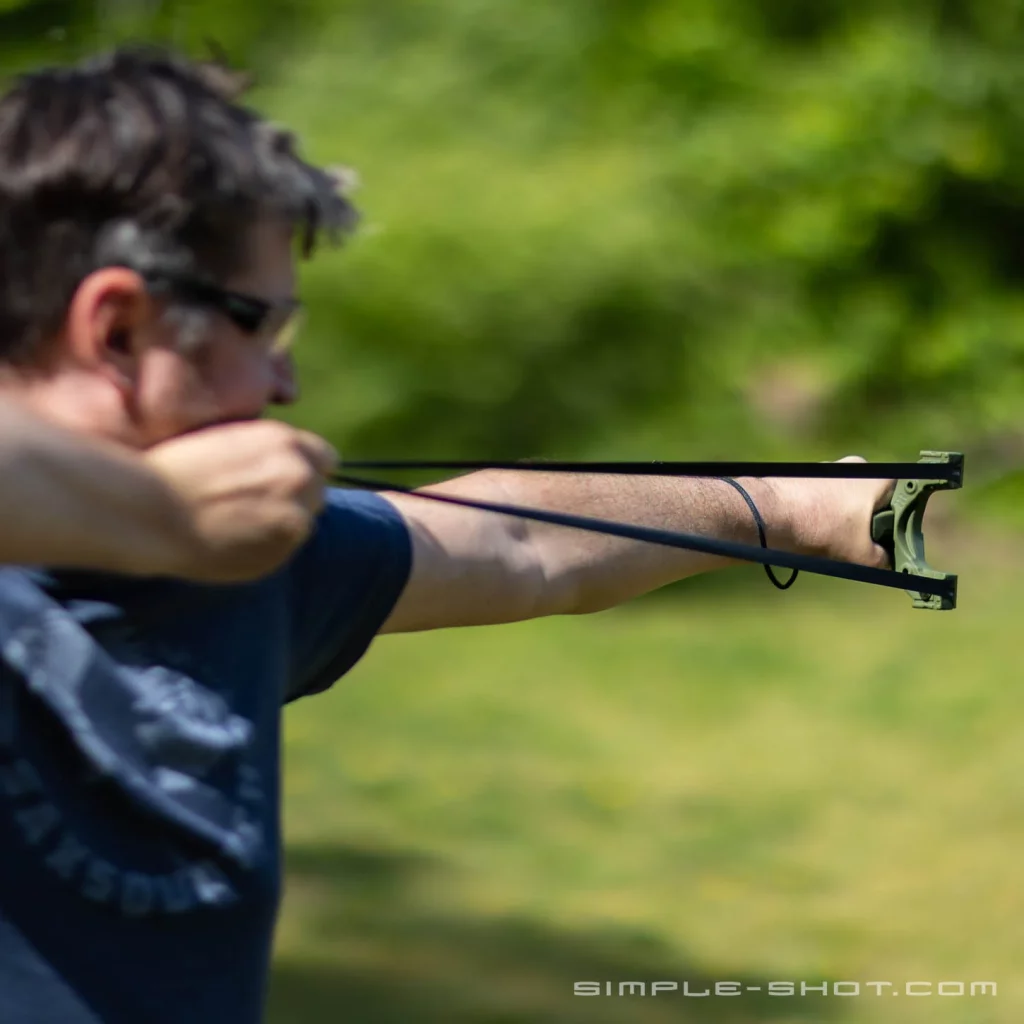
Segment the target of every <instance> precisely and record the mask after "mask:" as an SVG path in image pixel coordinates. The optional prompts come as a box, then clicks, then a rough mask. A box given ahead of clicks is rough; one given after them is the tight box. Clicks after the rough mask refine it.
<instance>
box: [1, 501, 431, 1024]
mask: <svg viewBox="0 0 1024 1024" xmlns="http://www.w3.org/2000/svg"><path fill="white" fill-rule="evenodd" d="M410 565H411V547H410V542H409V536H408V533H407V531H406V529H405V526H404V525H403V523H402V520H401V518H400V517H399V515H398V513H397V512H396V511H395V509H394V508H393V507H392V506H391V505H390V504H389V503H388V502H386V501H385V500H384V499H382V498H380V497H378V496H377V495H372V494H365V493H358V492H349V491H330V492H329V495H328V507H327V509H326V510H325V511H324V513H323V515H322V516H321V518H320V521H319V523H318V526H317V530H316V532H315V534H314V535H313V537H312V538H311V539H310V541H309V542H308V543H307V544H306V545H305V546H304V547H303V549H302V550H301V551H300V552H299V553H298V554H297V555H296V557H295V558H294V559H293V560H292V561H291V562H290V563H289V564H288V565H287V566H285V567H284V568H282V569H281V570H279V571H278V572H277V573H275V574H273V575H272V576H268V577H266V578H265V579H263V580H260V581H258V582H255V583H252V584H245V585H239V586H201V585H193V584H189V583H184V582H178V581H172V580H157V579H135V578H129V577H125V576H110V575H104V574H95V573H81V572H74V573H71V572H60V573H50V572H45V571H43V570H38V569H28V568H21V567H7V568H0V1021H2V1022H4V1024H99V1022H102V1024H143V1022H145V1024H182V1022H188V1024H207V1022H210V1024H213V1022H216V1024H229V1022H230V1024H256V1022H257V1021H259V1020H260V1019H261V1016H262V1012H263V1004H264V994H265V987H266V981H267V974H268V967H269V962H270V951H271V941H272V933H273V925H274V920H275V917H276V913H277V907H278V901H279V895H280V873H281V872H280V864H281V858H280V816H279V807H278V805H279V796H280V782H279V764H280V757H279V753H280V749H279V748H280V717H281V707H282V705H283V704H284V703H286V702H287V701H289V700H294V699H295V698H297V697H301V696H304V695H306V694H311V693H316V692H319V691H321V690H324V689H326V688H327V687H329V686H330V685H331V684H332V683H333V682H334V681H335V680H336V679H338V678H339V677H340V676H341V675H343V674H344V673H345V672H347V671H348V670H349V669H350V668H351V667H352V666H353V665H354V664H355V663H356V661H358V659H359V658H360V657H361V656H362V655H363V653H364V652H365V651H366V649H367V647H368V646H369V644H370V642H371V640H372V639H373V637H374V635H375V634H376V632H377V631H378V629H379V628H380V626H381V624H382V623H383V622H384V620H385V619H386V618H387V616H388V614H389V613H390V611H391V609H392V608H393V606H394V604H395V602H396V600H397V599H398V596H399V595H400V594H401V591H402V588H403V587H404V586H405V583H406V580H407V578H408V574H409V571H410Z"/></svg>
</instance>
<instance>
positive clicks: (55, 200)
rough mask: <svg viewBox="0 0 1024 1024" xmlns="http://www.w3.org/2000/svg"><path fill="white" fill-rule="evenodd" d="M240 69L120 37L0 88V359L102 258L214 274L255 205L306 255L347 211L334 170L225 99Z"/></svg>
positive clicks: (51, 326) (34, 340) (234, 261)
mask: <svg viewBox="0 0 1024 1024" xmlns="http://www.w3.org/2000/svg"><path fill="white" fill-rule="evenodd" d="M246 84H247V81H246V78H245V76H243V75H240V74H239V73H237V72H233V71H230V70H229V69H227V68H226V67H225V66H224V65H223V64H221V63H214V62H193V61H190V60H188V59H186V58H184V57H181V56H178V55H175V54H173V53H170V52H168V51H165V50H158V49H151V48H139V47H131V48H123V49H118V50H116V51H114V52H112V53H109V54H105V55H103V56H100V57H98V58H95V59H92V60H89V61H87V62H84V63H82V64H79V65H76V66H73V67H69V68H46V69H43V70H41V71H36V72H34V73H32V74H28V75H24V76H22V77H21V78H19V79H18V80H17V81H16V82H15V83H14V85H13V87H12V88H11V89H10V91H9V92H7V94H6V95H4V96H3V97H2V98H0V363H6V364H8V365H20V366H29V365H32V364H34V363H36V362H37V361H38V359H39V358H40V356H41V355H42V348H43V346H44V345H45V344H46V342H47V340H48V339H49V338H50V337H51V336H53V335H54V334H56V333H57V331H59V329H60V327H61V324H62V323H63V320H64V316H65V315H66V311H67V307H68V305H69V303H70V301H71V299H72V297H73V295H74V292H75V289H76V288H77V287H78V285H79V284H80V282H81V281H82V280H83V279H84V278H85V277H86V276H87V275H88V274H89V273H91V272H92V271H94V270H96V269H98V268H100V267H102V266H110V265H126V266H130V267H134V268H135V269H138V270H140V271H142V272H158V271H167V272H176V273H192V274H194V273H199V274H202V275H204V276H207V277H211V278H213V279H215V280H216V279H222V278H224V277H226V276H227V275H229V274H231V273H233V272H235V271H237V270H240V269H242V268H243V267H244V264H245V242H246V227H247V225H249V224H251V223H252V221H253V219H254V217H256V216H258V215H261V214H268V213H269V214H275V215H278V216H283V217H284V218H286V219H287V220H289V221H290V222H291V223H293V224H294V225H295V227H296V229H297V231H298V232H299V237H300V240H301V245H302V251H303V254H304V255H306V256H308V255H310V254H311V253H312V251H313V249H314V248H315V245H316V241H317V238H318V236H319V235H320V233H321V232H324V231H326V232H327V233H328V234H329V235H330V236H331V237H332V238H337V237H338V236H339V235H340V234H341V233H342V232H344V231H347V230H349V229H351V228H352V227H353V226H354V224H355V221H356V214H355V211H354V209H353V208H352V206H351V205H350V204H349V203H348V201H347V200H346V199H345V198H344V196H343V195H342V194H341V192H340V190H339V189H338V187H337V185H338V181H337V178H336V177H335V176H333V175H332V174H331V173H330V172H329V171H326V170H321V169H319V168H316V167H313V166H311V165H310V164H308V163H306V162H305V161H303V160H302V159H300V158H299V156H298V155H297V153H296V151H295V138H294V136H293V135H292V134H291V133H290V132H288V131H286V130H284V129H281V128H279V127H276V126H274V125H272V124H269V123H268V122H267V121H265V120H263V118H261V117H260V116H259V115H258V114H256V113H255V112H254V111H252V110H250V109H248V108H246V107H243V106H241V105H239V104H238V103H237V102H235V101H236V100H237V98H238V97H239V95H240V94H241V92H242V91H243V90H244V88H245V85H246Z"/></svg>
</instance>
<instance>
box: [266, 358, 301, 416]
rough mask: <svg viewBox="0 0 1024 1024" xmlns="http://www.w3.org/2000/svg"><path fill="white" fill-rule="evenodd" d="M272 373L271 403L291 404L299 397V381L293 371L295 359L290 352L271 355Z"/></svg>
mask: <svg viewBox="0 0 1024 1024" xmlns="http://www.w3.org/2000/svg"><path fill="white" fill-rule="evenodd" d="M270 369H271V373H272V374H273V383H272V390H271V394H270V404H271V405H292V404H294V403H295V402H296V401H298V398H299V381H298V377H297V375H296V372H295V360H294V359H293V358H292V356H291V354H290V353H283V354H281V355H275V356H271V364H270Z"/></svg>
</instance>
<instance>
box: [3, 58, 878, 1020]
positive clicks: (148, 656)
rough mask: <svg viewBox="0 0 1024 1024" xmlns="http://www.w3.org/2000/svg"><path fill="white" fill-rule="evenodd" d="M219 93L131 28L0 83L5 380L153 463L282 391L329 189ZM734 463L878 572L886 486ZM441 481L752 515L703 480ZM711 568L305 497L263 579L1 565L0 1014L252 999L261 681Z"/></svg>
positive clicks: (257, 992) (768, 504) (35, 405)
mask: <svg viewBox="0 0 1024 1024" xmlns="http://www.w3.org/2000/svg"><path fill="white" fill-rule="evenodd" d="M230 88H231V86H230V81H229V79H228V77H227V76H225V75H224V74H223V73H214V71H213V70H212V69H204V68H202V67H198V66H193V65H189V64H187V63H186V62H184V61H180V60H177V59H173V58H170V57H163V56H160V55H158V54H156V55H154V54H147V53H136V52H127V51H125V52H118V53H115V54H113V55H112V56H109V57H106V58H103V59H100V60H98V61H96V62H94V63H91V64H88V65H85V66H83V67H79V68H75V69H72V70H60V71H45V72H40V73H39V74H36V75H33V76H29V77H28V78H26V79H23V80H22V81H21V82H20V83H19V84H17V85H16V87H15V88H14V89H13V91H12V92H11V93H9V94H8V95H7V96H6V97H5V98H4V99H2V100H0V213H2V216H0V339H3V340H2V341H0V363H2V364H3V365H4V366H5V367H6V373H5V374H4V380H3V383H2V385H0V394H2V393H4V392H6V393H8V394H10V395H12V396H16V398H17V400H18V401H20V402H22V403H24V404H25V405H26V406H27V407H29V408H31V409H32V410H34V411H35V413H36V414H37V415H40V416H42V417H44V418H46V419H47V420H49V421H52V422H53V423H56V424H60V425H63V426H64V427H65V428H67V429H70V430H72V431H75V432H78V433H80V434H85V435H90V436H92V437H95V438H99V439H102V440H105V441H107V442H111V443H115V444H120V445H122V446H126V447H128V448H133V449H137V450H144V451H146V452H147V453H154V454H155V457H156V459H157V463H159V462H160V458H161V457H160V455H159V452H160V450H161V448H163V447H164V446H165V444H166V443H167V442H168V441H169V440H170V439H173V438H179V437H182V436H183V435H189V434H190V433H193V432H195V431H200V432H201V431H202V430H203V429H204V428H207V427H210V426H213V425H217V424H225V423H232V422H242V423H244V422H246V421H251V420H254V419H257V418H259V417H260V416H261V415H262V414H263V413H264V411H265V410H266V409H267V408H268V407H269V406H271V405H275V404H279V405H280V404H286V403H290V402H293V401H295V399H296V397H297V388H296V382H295V377H294V370H293V366H292V362H291V357H290V355H289V353H288V350H287V347H286V345H285V344H284V339H285V337H286V334H287V326H288V323H289V320H290V317H291V316H292V314H293V313H294V311H295V307H296V297H295V279H294V266H293V240H294V239H295V238H296V237H297V238H298V239H299V240H300V241H301V243H302V247H303V251H304V252H305V253H307V254H308V253H309V252H310V251H311V250H312V247H313V243H314V241H315V239H316V236H317V235H318V233H319V232H320V231H322V230H326V231H327V232H338V231H343V230H345V229H346V228H347V227H349V226H350V224H351V223H352V220H353V213H352V210H351V208H350V207H349V205H348V203H347V202H346V200H345V199H344V198H343V197H342V196H341V195H339V194H338V192H337V190H336V188H335V182H334V181H333V180H332V178H331V176H330V175H328V174H326V173H324V172H322V171H319V170H317V169H315V168H313V167H310V166H308V165H307V164H305V163H304V162H302V161H301V160H300V159H299V158H298V157H297V156H296V155H295V152H294V146H293V141H292V139H291V137H290V136H289V135H288V134H287V133H285V132H283V131H281V130H279V129H277V128H273V127H271V126H270V125H268V124H266V123H264V122H263V121H261V120H260V119H259V118H258V117H257V116H256V115H255V114H253V113H251V112H249V111H247V110H245V109H242V108H241V107H238V106H236V105H234V104H233V102H232V101H231V98H230ZM165 450H166V449H165ZM747 487H748V489H749V491H750V492H751V494H752V495H753V498H754V500H755V501H756V503H757V504H758V506H759V507H760V509H761V512H762V513H763V515H764V518H765V520H766V522H767V527H768V534H769V537H770V540H771V542H772V543H773V545H775V546H780V547H785V548H787V549H792V550H799V551H805V552H812V553H820V554H826V555H830V556H832V557H836V558H842V559H846V560H849V561H856V562H862V563H866V564H871V565H883V564H884V562H885V556H884V554H883V552H882V551H881V550H880V549H878V548H877V547H876V546H874V545H873V544H872V543H871V541H870V539H869V535H868V524H869V521H870V517H871V514H872V512H873V511H874V510H875V508H876V507H878V506H880V505H881V504H883V503H884V502H885V500H886V498H887V495H888V493H889V485H888V484H886V483H885V482H875V481H847V482H827V481H809V480H775V481H770V480H750V481H747ZM437 489H438V490H440V491H442V492H446V493H450V494H457V495H465V496H470V497H474V498H479V499H498V500H501V501H505V502H508V503H513V504H520V505H535V506H541V507H545V508H551V509H564V510H571V511H574V512H578V513H580V514H583V515H593V516H603V517H608V518H614V519H619V520H623V521H629V522H635V523H642V524H647V525H653V526H660V527H667V528H672V529H678V530H685V531H689V532H694V533H703V534H710V535H717V536H721V537H728V538H735V539H742V540H748V541H751V540H754V539H755V537H756V534H755V532H754V523H753V521H752V518H751V516H750V512H749V511H748V509H747V507H746V505H745V504H744V503H743V501H742V499H741V498H740V496H739V495H737V494H736V493H735V492H734V491H733V490H732V489H731V488H730V487H728V486H726V485H723V484H722V483H721V482H714V481H707V480H693V479H689V480H667V479H661V480H655V479H647V478H644V479H635V478H628V479H627V478H622V477H601V478H591V477H588V476H585V475H581V476H560V475H557V476H556V475H554V474H538V473H514V472H513V473H508V472H505V473H498V472H487V473H476V474H472V475H469V476H465V477H463V478H461V479H458V480H455V481H451V482H449V483H447V484H444V485H441V486H439V487H438V488H437ZM725 564H728V563H727V562H726V561H725V560H722V559H717V558H713V557H708V556H704V555H700V554H696V553H692V552H681V551H675V550H671V551H670V550H667V549H663V548H660V547H654V546H651V545H643V544H638V543H633V542H629V541H625V540H622V539H618V538H612V537H607V536H598V535H592V534H588V533H584V532H579V531H570V530H564V529H560V528H557V527H547V526H544V525H540V524H526V523H524V522H522V521H519V520H515V519H509V518H506V517H501V516H494V515H487V514H482V513H477V512H473V511H468V510H464V509H457V508H454V507H448V506H444V505H441V504H439V503H434V502H428V501H424V500H423V499H419V498H416V497H415V496H408V495H406V496H402V495H383V496H381V495H375V494H365V493H348V492H344V491H338V490H328V491H327V492H326V495H325V508H324V510H323V512H322V513H321V514H320V516H319V518H318V519H317V522H316V525H315V529H314V531H313V533H312V535H311V537H310V539H309V540H308V542H306V543H305V544H304V545H303V546H302V547H301V548H300V550H299V551H298V552H297V553H296V554H295V555H294V557H292V558H291V559H289V560H288V561H287V562H286V563H285V564H284V565H283V566H282V567H281V568H279V569H277V570H275V571H273V572H270V573H268V574H267V575H265V576H263V577H262V578H260V579H259V580H257V581H255V582H248V583H235V584H231V585H215V586H198V585H195V584H191V583H186V582H180V581H174V580H168V579H165V578H141V579H140V578H132V577H126V576H124V575H120V574H107V575H101V574H97V573H83V572H68V571H61V572H56V571H45V570H43V569H40V568H34V567H11V568H8V569H0V849H2V850H3V860H2V862H0V1020H4V1021H7V1020H10V1021H19V1020H31V1021H36V1022H50V1021H53V1022H60V1024H96V1022H99V1021H102V1022H105V1024H122V1022H131V1024H138V1022H143V1021H144V1022H147V1024H160V1022H175V1024H176V1022H181V1021H186V1020H187V1021H189V1022H191V1024H205V1022H213V1021H217V1022H221V1021H232V1022H239V1024H249V1022H255V1021H258V1020H259V1019H260V1016H261V1012H262V1003H263V992H264V984H265V980H266V974H267V969H268V963H269V957H270V946H271V936H272V929H273V922H274V918H275V913H276V909H277V903H278V897H279V875H280V863H279V856H280V855H279V842H280V834H279V814H278V797H279V765H278V759H279V721H280V707H281V705H282V704H283V703H284V702H286V701H289V700H293V699H295V698H297V697H301V696H304V695H308V694H313V693H316V692H318V691H321V690H324V689H326V688H328V687H329V686H331V685H332V684H333V683H334V682H335V680H337V679H338V678H339V677H340V676H342V675H343V674H344V673H345V672H347V671H348V669H349V668H351V667H352V665H353V664H354V663H355V662H356V661H357V660H358V659H359V658H360V657H361V656H362V655H363V653H364V652H365V651H366V649H367V647H368V646H369V644H370V643H371V641H372V640H373V638H374V636H376V635H377V634H378V633H382V632H385V633H386V632H398V631H410V630H424V629H436V628H442V627H448V626H458V625H473V624H480V623H496V622H511V621H515V620H521V619H526V618H530V617H534V616H541V615H557V614H578V613H583V612H590V611H595V610H597V609H601V608H607V607H610V606H612V605H615V604H617V603H619V602H622V601H625V600H627V599H628V598H630V597H632V596H634V595H637V594H640V593H643V592H644V591H648V590H651V589H653V588H655V587H659V586H661V585H663V584H665V583H668V582H670V581H672V580H676V579H679V578H681V577H684V576H688V575H691V574H693V573H697V572H702V571H705V570H709V569H712V568H717V567H720V566H723V565H725ZM339 1012H341V1013H343V1009H342V1010H339Z"/></svg>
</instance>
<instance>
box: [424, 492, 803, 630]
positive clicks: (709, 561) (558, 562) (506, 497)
mask: <svg viewBox="0 0 1024 1024" xmlns="http://www.w3.org/2000/svg"><path fill="white" fill-rule="evenodd" d="M739 483H741V484H742V485H743V486H744V487H745V489H746V490H747V492H748V493H749V494H750V496H751V498H752V499H753V500H754V502H755V504H756V505H757V507H758V510H759V511H760V512H761V515H762V517H763V518H764V520H765V525H766V528H767V537H768V542H769V544H771V545H772V546H773V547H781V548H784V549H786V550H798V549H800V546H801V542H800V540H799V539H798V532H799V531H798V527H799V526H800V524H798V523H795V522H794V515H795V509H794V507H793V503H792V501H790V500H788V499H787V498H785V497H784V496H783V495H782V493H781V490H780V488H779V486H778V485H779V481H769V480H762V479H746V478H744V479H741V480H740V481H739ZM438 489H439V490H444V491H447V492H448V493H457V494H463V495H467V496H470V495H472V496H474V497H480V498H490V499H491V500H498V501H503V502H505V503H507V504H514V505H523V506H530V507H534V508H543V509H550V510H555V511H563V512H569V513H573V514H576V515H581V516H591V517H596V518H600V519H608V520H613V521H616V522H623V523H631V524H636V525H641V526H651V527H655V528H659V529H666V530H675V531H681V532H684V533H692V534H700V535H703V536H707V537H717V538H720V539H726V540H737V541H744V542H747V543H754V544H756V543H758V536H757V529H756V526H755V523H754V518H753V515H752V514H751V511H750V509H749V508H748V507H747V505H746V503H745V502H744V500H743V498H742V497H741V496H740V495H739V494H738V493H737V491H736V490H735V489H734V488H733V487H731V486H730V485H729V484H727V483H725V482H724V481H722V480H715V479H706V478H665V477H626V476H605V475H601V476H598V475H586V474H580V475H568V474H562V473H537V472H529V473H516V472H504V473H498V472H494V473H477V474H473V475H472V476H467V477H463V478H461V479H460V480H456V481H452V482H451V483H449V484H445V485H442V486H441V487H440V488H438ZM492 528H493V529H502V530H505V531H510V530H515V531H516V533H517V535H518V538H519V543H520V545H522V546H525V547H526V548H527V549H528V550H529V551H531V552H532V554H533V557H534V558H535V559H536V561H537V563H538V566H539V571H538V572H537V573H535V575H534V578H535V579H536V580H538V581H542V585H540V586H539V587H538V590H537V594H536V598H535V599H536V601H537V605H536V606H535V607H534V609H533V614H534V615H552V614H567V613H570V614H571V613H585V612H592V611H597V610H600V609H602V608H608V607H611V606H613V605H616V604H620V603H621V602H623V601H627V600H629V599H630V598H632V597H636V596H638V595H639V594H643V593H647V592H648V591H651V590H655V589H657V588H658V587H662V586H664V585H666V584H668V583H672V582H674V581H676V580H679V579H683V578H684V577H687V576H693V575H696V574H698V573H703V572H707V571H709V570H712V569H719V568H724V567H726V566H729V565H733V564H736V563H735V562H734V561H733V560H731V559H726V558H721V557H718V556H714V555H706V554H702V553H699V552H695V551H684V550H679V549H676V548H669V547H665V546H662V545H657V544H649V543H644V542H638V541H631V540H627V539H624V538H620V537H611V536H607V535H604V534H598V533H591V532H587V531H584V530H573V529H567V528H565V527H559V526H549V525H546V524H543V523H533V522H528V523H525V524H523V523H513V522H511V521H510V520H508V519H502V520H497V521H496V522H495V523H494V524H493V526H492Z"/></svg>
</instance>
